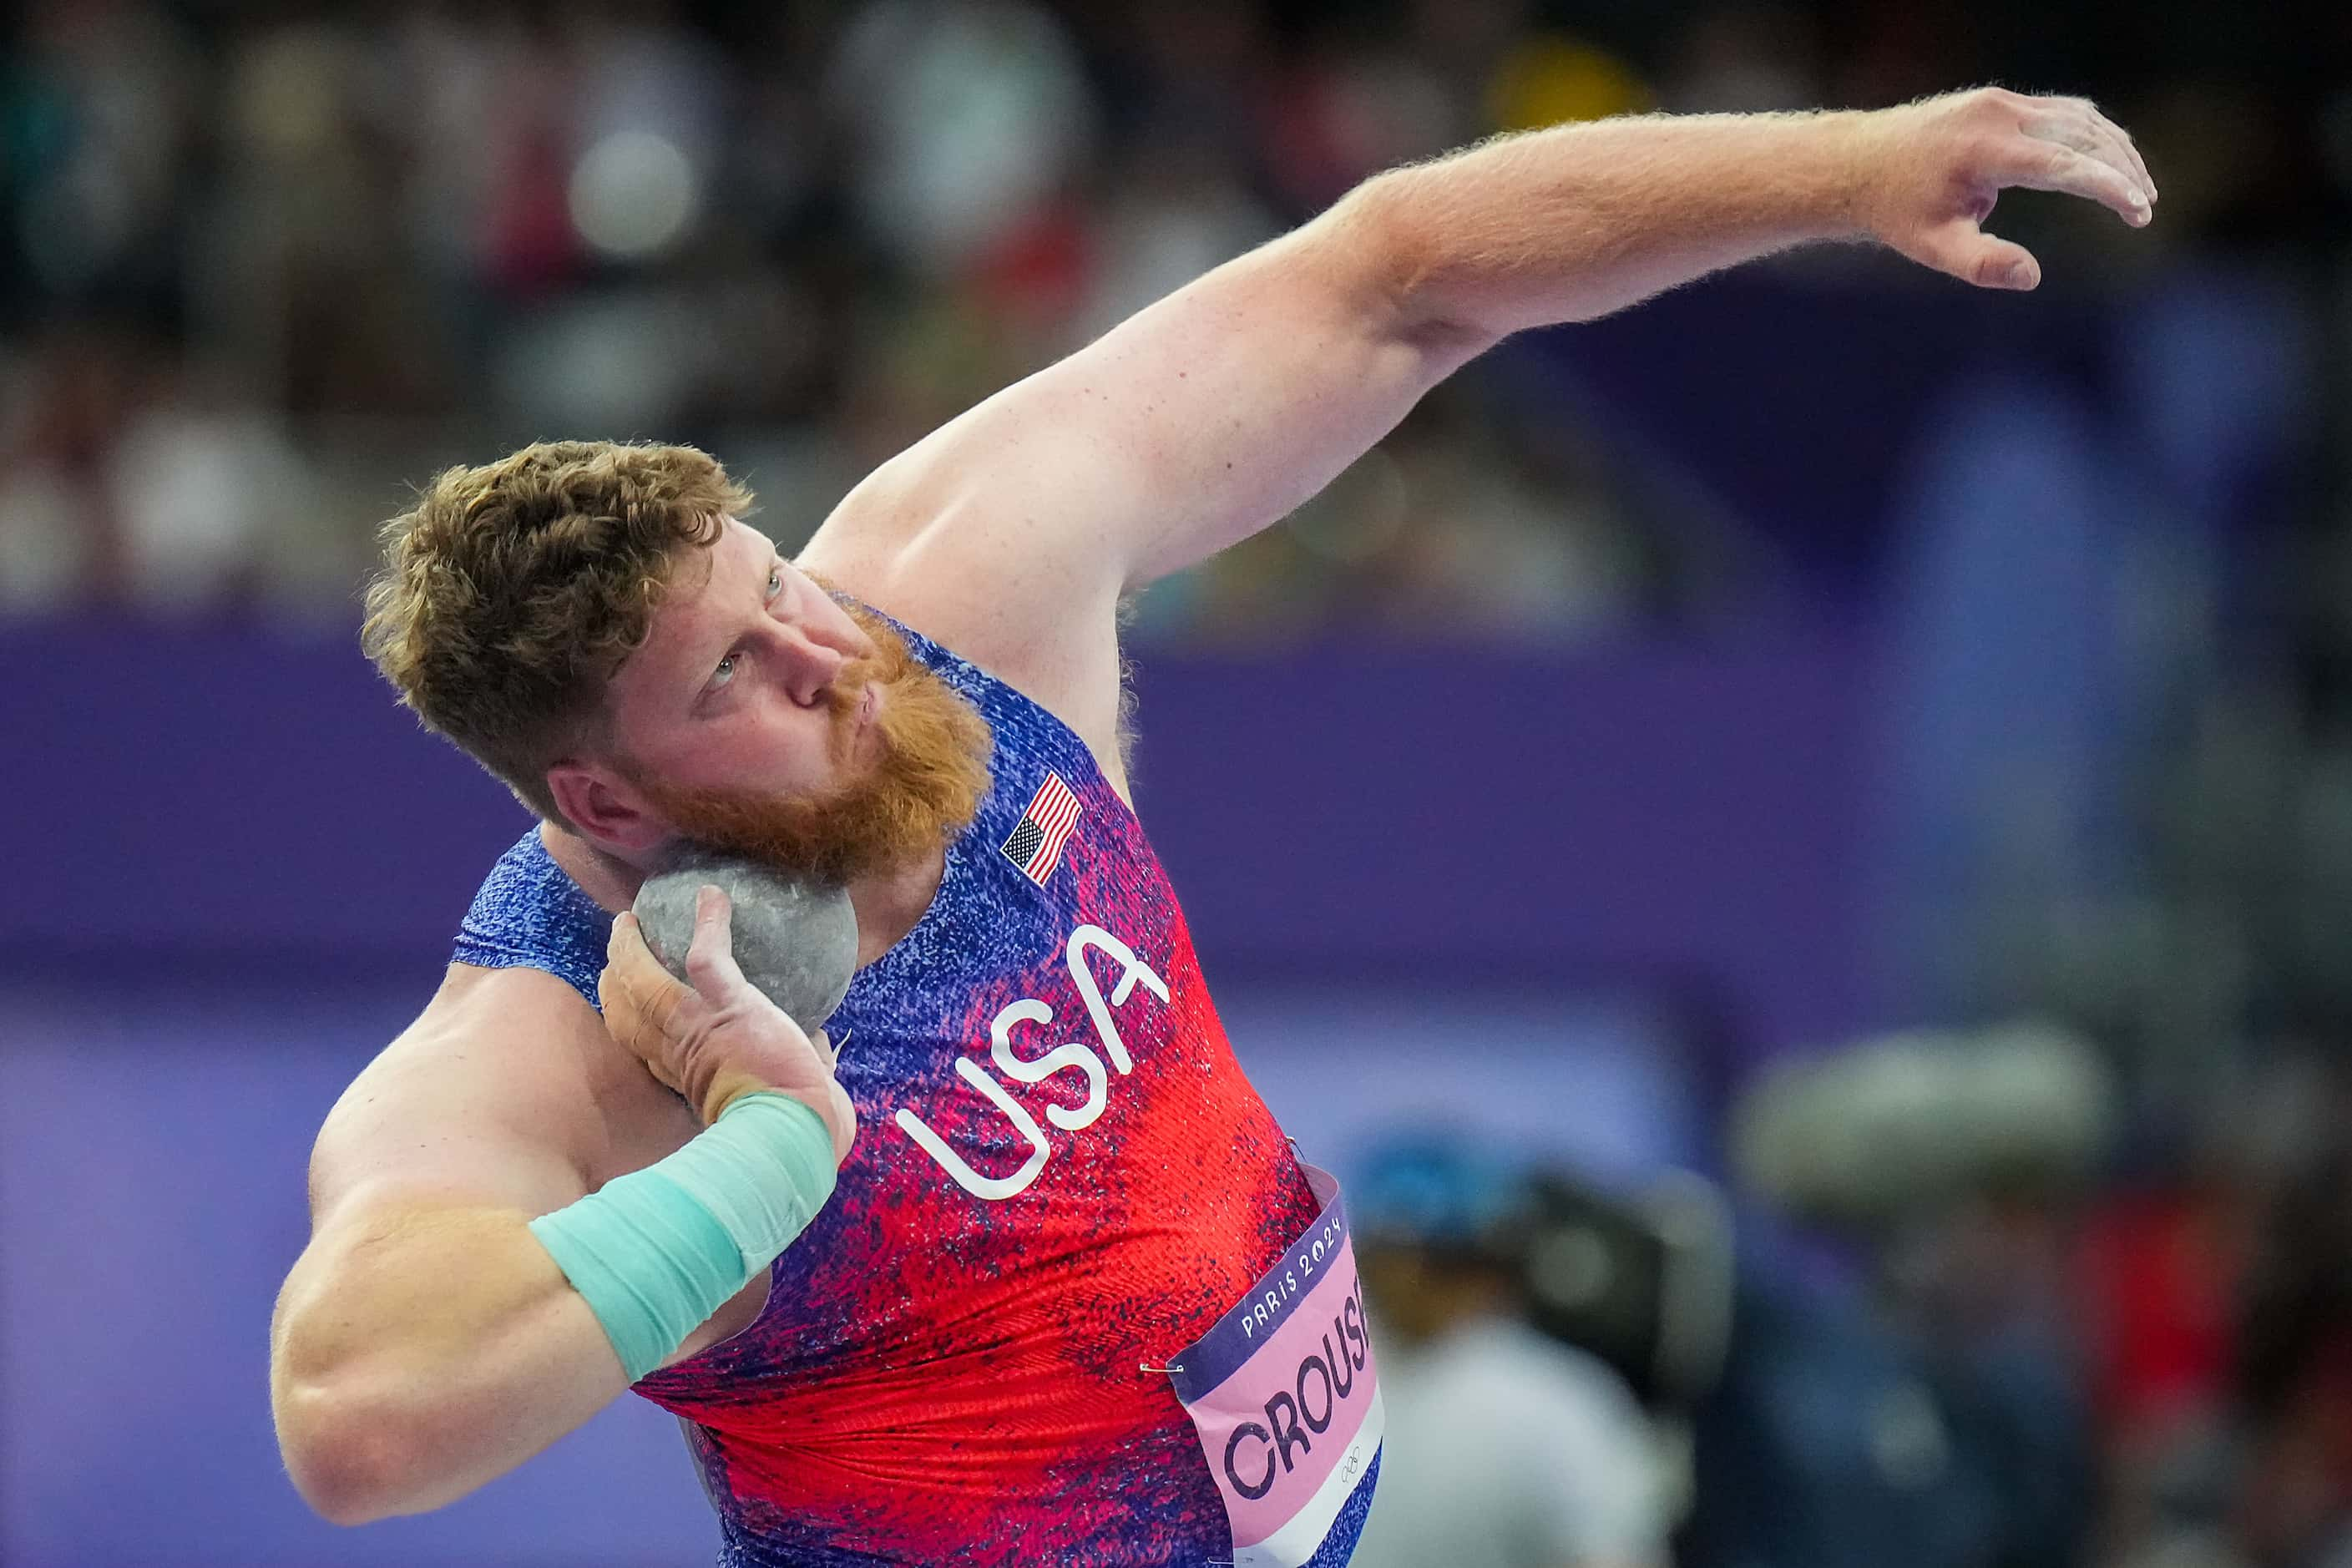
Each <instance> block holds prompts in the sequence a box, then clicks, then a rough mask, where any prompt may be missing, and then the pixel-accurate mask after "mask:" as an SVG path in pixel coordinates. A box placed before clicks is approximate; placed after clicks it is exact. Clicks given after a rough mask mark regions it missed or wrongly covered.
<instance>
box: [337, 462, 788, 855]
mask: <svg viewBox="0 0 2352 1568" xmlns="http://www.w3.org/2000/svg"><path fill="white" fill-rule="evenodd" d="M749 510H751V495H750V493H749V492H748V491H746V490H745V489H743V488H742V487H741V486H740V485H738V484H736V483H735V482H734V481H733V480H732V479H729V478H728V477H727V473H726V470H725V469H723V468H720V467H719V464H718V463H717V461H715V460H714V459H713V458H710V457H709V456H708V455H707V454H705V453H702V452H699V451H697V450H696V449H695V448H693V447H655V446H637V445H630V444H626V443H622V442H614V441H549V442H542V443H540V444H538V445H535V446H530V447H524V448H523V449H522V450H520V451H519V452H515V453H513V454H511V455H509V456H508V457H504V458H499V460H498V461H497V462H495V463H486V464H483V465H482V466H481V467H479V468H450V469H447V470H446V471H444V472H443V473H441V474H439V475H437V476H436V478H435V479H433V481H432V482H431V483H430V484H428V485H426V486H425V489H424V490H423V492H422V493H421V494H420V495H419V496H418V497H417V500H416V505H415V507H414V508H413V509H411V510H408V511H405V512H403V513H402V514H401V515H400V516H398V517H395V518H394V519H393V520H392V521H389V522H387V523H385V524H384V525H383V532H382V536H381V537H382V539H383V570H382V571H381V572H379V573H378V574H376V575H375V577H374V579H373V581H371V582H370V583H369V584H368V588H367V623H366V625H365V626H364V627H363V628H362V631H361V634H360V644H361V647H363V648H365V649H366V651H367V656H368V658H371V659H372V660H373V661H374V663H375V667H376V668H377V669H379V670H381V671H383V678H384V679H386V680H389V681H391V682H392V684H393V685H394V687H395V688H397V689H399V692H400V700H401V701H402V702H403V703H404V704H406V705H407V706H408V707H409V708H411V709H413V710H415V713H416V715H417V717H418V718H419V719H420V720H422V721H424V724H425V728H426V729H428V730H431V731H434V732H436V734H440V735H444V736H446V737H447V738H448V739H449V740H450V741H452V742H456V743H457V745H458V746H459V747H460V748H462V749H463V750H464V751H465V752H467V754H468V755H470V756H472V757H473V758H474V760H475V761H477V762H478V763H481V764H482V766H483V767H485V768H487V769H488V770H489V772H490V773H491V774H492V775H493V776H495V777H496V778H498V779H499V781H500V782H501V783H503V784H505V785H506V786H507V787H508V788H509V789H510V790H512V791H514V793H515V795H516V798H518V799H519V800H520V801H521V802H522V803H523V804H524V805H527V806H529V807H530V809H531V810H533V811H535V812H537V813H539V815H540V816H542V817H546V818H548V819H550V820H552V821H562V811H561V810H560V809H559V808H558V806H557V805H556V804H555V799H554V796H553V795H552V794H551V792H550V791H549V789H548V787H547V770H548V767H549V766H550V764H551V763H555V762H557V761H558V760H560V759H561V758H562V756H563V755H564V754H565V753H566V752H570V751H572V750H573V749H575V748H578V747H580V746H582V745H583V744H586V745H593V744H595V743H596V742H598V741H599V740H600V739H602V738H604V736H606V735H607V734H608V733H609V731H608V730H607V729H606V723H607V717H608V716H607V715H606V713H605V710H604V689H605V685H606V683H607V682H608V681H609V680H610V679H612V676H613V673H614V671H615V670H616V669H618V668H620V665H621V661H622V660H623V659H625V658H627V657H628V655H629V653H630V651H631V650H633V649H634V648H635V647H638V645H640V644H641V643H643V642H644V641H645V639H646V632H647V631H648V630H649V629H650V627H651V626H652V623H653V615H654V609H655V607H656V605H658V604H659V603H660V602H661V597H662V594H663V591H664V590H665V589H666V588H667V585H668V583H669V579H670V574H671V573H672V571H673V569H674V568H675V567H676V566H677V563H678V562H679V561H681V560H683V559H685V558H686V557H687V556H688V554H689V553H690V552H692V551H693V550H694V549H696V548H707V547H708V546H709V545H711V544H713V543H715V542H717V541H718V539H719V533H720V531H722V530H723V529H724V527H725V520H726V519H727V518H729V517H741V516H743V515H744V514H745V513H746V512H748V511H749Z"/></svg>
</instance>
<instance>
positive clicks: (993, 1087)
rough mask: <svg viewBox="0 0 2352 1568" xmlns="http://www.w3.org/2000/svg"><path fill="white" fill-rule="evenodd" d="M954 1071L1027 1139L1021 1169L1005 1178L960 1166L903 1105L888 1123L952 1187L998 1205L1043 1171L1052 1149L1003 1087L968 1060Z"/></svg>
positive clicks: (955, 1156)
mask: <svg viewBox="0 0 2352 1568" xmlns="http://www.w3.org/2000/svg"><path fill="white" fill-rule="evenodd" d="M956 1072H957V1074H958V1075H959V1076H960V1077H961V1078H962V1079H963V1080H964V1081H965V1082H966V1083H969V1084H971V1086H972V1087H973V1088H974V1089H978V1090H980V1092H981V1093H982V1094H983V1095H986V1096H987V1097H988V1099H989V1100H990V1101H991V1103H992V1104H993V1105H995V1107H996V1109H998V1110H1002V1111H1003V1112H1004V1114H1005V1117H1006V1119H1007V1120H1008V1121H1011V1122H1012V1123H1013V1126H1014V1127H1015V1128H1017V1129H1019V1130H1020V1132H1021V1135H1022V1136H1023V1137H1024V1138H1026V1139H1028V1140H1029V1157H1028V1158H1027V1159H1026V1160H1024V1161H1023V1162H1022V1163H1021V1168H1020V1169H1019V1170H1017V1171H1015V1172H1013V1174H1011V1175H1009V1176H983V1175H982V1174H981V1173H979V1172H978V1171H975V1170H973V1169H972V1168H971V1166H970V1165H967V1164H965V1163H964V1161H963V1156H962V1155H961V1154H959V1153H957V1152H955V1151H954V1150H952V1149H950V1148H949V1147H948V1142H947V1140H946V1139H944V1138H942V1137H940V1135H939V1134H938V1133H936V1132H934V1131H931V1130H930V1128H929V1127H928V1126H926V1125H925V1124H924V1122H923V1119H922V1118H921V1117H919V1116H918V1115H916V1114H915V1113H914V1112H913V1111H911V1110H908V1109H907V1108H906V1107H904V1106H900V1107H899V1108H898V1115H897V1116H896V1117H894V1118H893V1119H892V1120H894V1121H897V1122H898V1130H899V1131H902V1132H904V1133H905V1134H906V1135H907V1136H908V1137H909V1138H912V1139H913V1140H914V1141H915V1142H917V1143H918V1144H919V1145H920V1146H921V1148H922V1151H923V1152H925V1153H926V1154H929V1156H930V1157H931V1158H932V1159H934V1160H937V1161H938V1162H939V1163H940V1166H941V1168H942V1169H944V1170H945V1171H946V1172H947V1173H948V1174H949V1175H950V1176H953V1177H954V1178H955V1179H956V1185H958V1186H960V1187H961V1188H962V1189H963V1190H964V1191H965V1192H968V1193H970V1194H971V1195H972V1196H974V1197H976V1198H985V1199H987V1200H989V1201H990V1202H992V1203H1002V1202H1003V1201H1004V1200H1005V1199H1006V1198H1009V1197H1012V1196H1013V1194H1017V1193H1019V1192H1020V1191H1021V1190H1022V1189H1023V1188H1024V1187H1026V1186H1027V1185H1028V1184H1030V1183H1032V1182H1034V1181H1035V1180H1036V1179H1037V1173H1038V1172H1040V1171H1042V1170H1044V1169H1045V1157H1046V1156H1047V1155H1048V1154H1050V1153H1052V1152H1053V1151H1052V1149H1051V1148H1050V1147H1049V1146H1048V1145H1047V1144H1046V1142H1045V1129H1044V1128H1042V1127H1040V1126H1038V1125H1037V1123H1036V1121H1035V1120H1034V1118H1032V1117H1031V1116H1030V1114H1029V1113H1028V1112H1027V1111H1025V1110H1022V1109H1021V1102H1020V1101H1019V1100H1015V1099H1013V1097H1012V1096H1011V1095H1009V1094H1007V1093H1006V1092H1005V1091H1004V1087H1003V1085H1002V1084H1000V1083H998V1082H997V1081H996V1080H995V1079H992V1078H991V1077H989V1076H988V1075H987V1074H986V1073H984V1072H982V1071H981V1070H980V1068H976V1067H974V1066H973V1065H972V1062H971V1058H970V1057H961V1058H957V1061H956Z"/></svg>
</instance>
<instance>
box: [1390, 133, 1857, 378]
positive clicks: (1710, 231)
mask: <svg viewBox="0 0 2352 1568" xmlns="http://www.w3.org/2000/svg"><path fill="white" fill-rule="evenodd" d="M1872 156H1873V153H1872V130H1871V121H1870V117H1868V116H1866V115H1862V114H1853V113H1814V114H1769V115H1715V114H1711V115H1688V116H1678V115H1645V116H1642V117H1638V118H1626V119H1618V120H1606V121H1599V122H1597V123H1593V124H1589V125H1578V126H1571V127H1566V128H1562V129H1558V130H1551V131H1542V132H1531V133H1528V134H1526V135H1520V136H1514V137H1508V138H1505V139H1502V140H1498V141H1495V142H1486V143H1485V144H1483V145H1481V146H1478V147H1475V148H1472V149H1470V150H1469V151H1467V152H1465V153H1456V154H1455V155H1454V156H1452V157H1449V158H1445V159H1442V160H1440V161H1438V162H1435V163H1423V164H1418V165H1414V166H1412V167H1409V168H1404V169H1399V170H1393V171H1391V172H1390V173H1388V174H1382V175H1380V176H1378V177H1376V178H1375V179H1373V180H1371V181H1370V182H1368V183H1367V184H1364V185H1362V186H1360V187H1359V188H1358V190H1357V191H1356V192H1355V193H1354V194H1353V195H1350V196H1349V198H1348V204H1347V205H1352V207H1353V208H1354V211H1353V212H1352V213H1351V214H1349V215H1348V216H1349V220H1350V221H1349V222H1348V223H1347V224H1346V226H1345V228H1346V231H1347V232H1349V235H1350V238H1351V241H1352V242H1354V243H1360V244H1367V245H1370V246H1374V247H1378V249H1379V251H1380V253H1381V260H1382V264H1383V267H1384V268H1385V270H1386V272H1387V274H1388V276H1389V277H1390V279H1391V296H1392V298H1393V300H1394V301H1395V306H1396V309H1397V310H1399V311H1400V312H1401V314H1402V318H1403V322H1402V324H1403V326H1404V327H1405V328H1406V329H1407V330H1409V331H1418V332H1422V333H1425V334H1426V333H1433V334H1436V335H1439V336H1444V335H1447V334H1461V335H1465V336H1467V337H1470V338H1472V339H1474V340H1483V341H1487V342H1491V341H1493V340H1494V339H1497V338H1500V337H1502V336H1504V335H1505V334H1507V333H1509V332H1513V331H1519V330H1520V329H1522V328H1527V327H1534V326H1541V325H1546V324H1549V323H1551V322H1555V321H1588V320H1591V319H1592V318H1594V317H1596V316H1602V315H1606V314H1608V313H1609V312H1610V311H1612V310H1622V309H1623V308H1624V307H1625V306H1628V305H1632V304H1634V303H1636V302H1637V301H1639V300H1644V299H1647V298H1648V297H1650V296H1651V295H1653V294H1655V293H1658V292H1660V291H1661V290H1663V289H1671V288H1674V287H1675V285H1677V284H1680V283H1685V282H1688V281H1689V280H1691V279H1695V278H1698V277H1702V276H1704V275H1705V274H1706V273H1709V272H1712V271H1715V270H1717V269H1718V268H1725V267H1731V266H1735V265H1737V264H1738V263H1740V262H1743V261H1748V260H1752V259H1754V258H1758V257H1761V256H1766V255H1769V254H1770V253H1772V252H1774V251H1777V250H1781V249H1785V248H1787V247H1790V246H1793V245H1798V244H1801V243H1803V242H1805V241H1808V240H1817V239H1834V238H1850V237H1860V236H1862V235H1863V234H1864V232H1865V227H1864V223H1863V222H1862V219H1861V216H1860V215H1859V211H1858V208H1859V205H1860V202H1861V197H1862V193H1863V187H1864V180H1865V178H1866V176H1867V172H1868V169H1869V166H1870V162H1871V159H1872Z"/></svg>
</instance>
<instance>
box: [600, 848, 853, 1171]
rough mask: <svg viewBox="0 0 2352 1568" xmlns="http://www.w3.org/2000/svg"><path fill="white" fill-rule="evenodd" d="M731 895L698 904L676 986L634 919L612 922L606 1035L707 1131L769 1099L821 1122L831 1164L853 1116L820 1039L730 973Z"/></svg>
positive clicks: (701, 898) (603, 990) (704, 897)
mask: <svg viewBox="0 0 2352 1568" xmlns="http://www.w3.org/2000/svg"><path fill="white" fill-rule="evenodd" d="M731 912H732V911H731V910H730V906H729V904H728V901H727V895H726V894H725V893H723V892H721V891H720V890H719V889H717V888H713V887H705V888H703V889H701V891H700V892H699V893H698V895H697V896H696V900H695V906H694V941H693V943H692V945H690V946H689V947H688V949H687V953H686V973H687V976H688V979H690V980H691V981H692V982H693V984H691V985H688V984H683V983H681V982H680V981H679V980H678V979H677V977H676V976H674V975H672V974H671V973H669V971H668V970H667V969H664V968H663V967H662V965H661V961H660V960H659V959H657V958H656V957H655V956H654V954H653V950H652V949H651V948H649V947H647V946H646V940H645V934H644V933H643V932H642V931H639V930H638V929H637V918H636V916H635V915H633V914H624V915H621V916H620V917H619V918H617V919H616V920H614V921H613V934H612V939H611V941H610V942H608V944H607V945H606V948H605V966H604V973H603V974H602V975H601V976H599V977H598V979H597V982H596V995H597V999H598V1000H599V1001H600V1002H602V1003H603V1004H604V1026H605V1027H606V1028H607V1029H608V1030H610V1031H611V1033H612V1036H613V1037H614V1039H615V1040H618V1041H619V1042H620V1043H621V1044H622V1045H623V1046H625V1047H627V1048H628V1050H629V1051H630V1052H631V1053H632V1054H633V1055H635V1057H636V1058H638V1059H639V1060H640V1061H642V1062H644V1063H645V1064H646V1068H647V1069H648V1070H649V1071H651V1072H652V1073H653V1075H654V1077H656V1079H660V1080H661V1081H662V1082H663V1083H665V1084H667V1085H668V1086H669V1087H670V1088H671V1089H675V1090H677V1093H678V1094H680V1095H681V1096H683V1097H684V1098H685V1100H686V1102H687V1103H688V1105H691V1106H693V1107H694V1109H695V1113H696V1114H697V1115H698V1116H700V1117H701V1118H702V1120H703V1122H704V1123H705V1124H706V1125H708V1124H709V1123H710V1122H712V1121H717V1120H718V1119H719V1114H720V1113H721V1112H722V1111H724V1110H726V1109H727V1107H728V1106H729V1105H730V1103H732V1102H733V1101H734V1100H736V1099H737V1098H738V1097H739V1096H741V1095H745V1094H749V1093H751V1092H752V1091H753V1090H755V1089H773V1090H775V1091H777V1092H779V1093H782V1094H787V1095H790V1096H791V1097H792V1098H793V1099H794V1100H800V1101H801V1102H802V1103H803V1104H804V1105H806V1106H808V1107H809V1109H811V1110H814V1111H815V1112H816V1113H817V1115H818V1116H820V1117H822V1118H823V1119H824V1124H825V1127H826V1129H827V1130H828V1131H831V1132H832V1134H833V1143H834V1156H835V1159H836V1160H840V1159H845V1158H846V1157H847V1156H848V1153H849V1147H850V1144H851V1143H852V1142H854V1141H855V1139H856V1135H857V1115H856V1110H855V1109H854V1108H853V1107H852V1106H851V1104H850V1100H849V1095H848V1093H847V1091H845V1089H843V1088H842V1087H841V1085H840V1084H839V1083H838V1082H837V1081H835V1078H834V1076H833V1065H834V1058H833V1050H832V1047H831V1046H830V1045H829V1044H828V1043H827V1042H826V1040H825V1037H824V1031H823V1030H819V1031H818V1032H817V1034H816V1037H814V1039H812V1038H811V1037H809V1036H807V1035H806V1034H804V1033H803V1032H802V1030H801V1026H799V1025H797V1024H795V1023H793V1020H792V1019H791V1018H790V1017H789V1016H786V1014H785V1013H784V1011H783V1009H782V1008H780V1007H778V1006H777V1005H775V1004H774V1003H772V1002H771V1001H769V1000H768V998H767V997H766V996H764V995H762V994H761V992H760V990H759V988H758V987H756V986H754V985H753V984H751V982H750V981H748V980H746V979H744V978H743V972H742V971H741V970H740V969H739V968H738V967H736V963H735V956H734V952H733V951H732V947H731V937H730V914H731Z"/></svg>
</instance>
